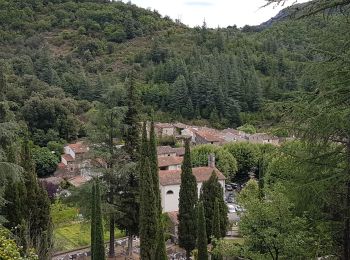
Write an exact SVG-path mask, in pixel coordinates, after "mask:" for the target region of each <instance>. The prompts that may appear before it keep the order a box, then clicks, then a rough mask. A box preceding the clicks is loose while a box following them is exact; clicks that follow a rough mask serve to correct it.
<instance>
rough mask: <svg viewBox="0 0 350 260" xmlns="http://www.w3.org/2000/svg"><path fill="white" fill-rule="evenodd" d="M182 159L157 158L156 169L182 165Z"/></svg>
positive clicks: (170, 157) (176, 157) (173, 157)
mask: <svg viewBox="0 0 350 260" xmlns="http://www.w3.org/2000/svg"><path fill="white" fill-rule="evenodd" d="M183 159H184V158H183V157H179V156H165V157H158V167H166V166H170V165H179V164H182V161H183Z"/></svg>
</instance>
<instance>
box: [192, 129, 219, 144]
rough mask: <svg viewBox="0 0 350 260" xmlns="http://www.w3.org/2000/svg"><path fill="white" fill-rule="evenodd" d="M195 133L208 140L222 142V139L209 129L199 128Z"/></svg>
mask: <svg viewBox="0 0 350 260" xmlns="http://www.w3.org/2000/svg"><path fill="white" fill-rule="evenodd" d="M196 134H197V135H199V136H200V137H202V138H203V139H205V140H206V141H208V142H222V141H223V139H221V138H220V137H219V136H217V135H216V134H214V133H212V132H209V131H204V130H201V131H198V132H197V133H196Z"/></svg>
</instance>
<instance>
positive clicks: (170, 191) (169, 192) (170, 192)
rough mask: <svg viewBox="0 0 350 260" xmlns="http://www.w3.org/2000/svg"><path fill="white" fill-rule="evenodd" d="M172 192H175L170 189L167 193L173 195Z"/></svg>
mask: <svg viewBox="0 0 350 260" xmlns="http://www.w3.org/2000/svg"><path fill="white" fill-rule="evenodd" d="M172 194H174V192H173V191H172V190H168V191H167V192H166V195H172Z"/></svg>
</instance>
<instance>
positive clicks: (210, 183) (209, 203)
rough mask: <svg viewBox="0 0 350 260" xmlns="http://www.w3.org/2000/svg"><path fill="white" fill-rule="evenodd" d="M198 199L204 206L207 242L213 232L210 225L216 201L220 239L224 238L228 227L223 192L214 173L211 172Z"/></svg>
mask: <svg viewBox="0 0 350 260" xmlns="http://www.w3.org/2000/svg"><path fill="white" fill-rule="evenodd" d="M200 199H201V201H203V206H204V213H205V219H206V227H207V238H208V241H209V242H210V236H211V235H212V233H211V232H212V230H213V227H212V224H213V218H214V214H215V211H214V207H215V201H216V200H218V203H219V212H220V213H219V216H220V232H221V237H224V236H225V235H226V231H227V226H228V217H227V213H228V210H227V206H226V204H225V201H224V191H223V188H222V186H221V184H220V183H219V181H218V177H217V175H216V173H215V171H213V172H212V174H211V176H210V178H209V180H207V181H206V182H204V183H203V185H202V189H201V195H200Z"/></svg>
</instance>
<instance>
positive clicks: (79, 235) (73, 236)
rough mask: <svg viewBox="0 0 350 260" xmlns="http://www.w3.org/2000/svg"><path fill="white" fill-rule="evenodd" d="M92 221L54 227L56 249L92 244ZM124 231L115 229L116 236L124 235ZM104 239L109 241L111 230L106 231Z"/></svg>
mask: <svg viewBox="0 0 350 260" xmlns="http://www.w3.org/2000/svg"><path fill="white" fill-rule="evenodd" d="M90 234H91V231H90V222H77V223H70V224H67V225H66V226H61V227H58V228H55V229H54V250H55V251H56V252H58V251H65V250H71V249H74V248H78V247H83V246H88V245H90ZM123 236H124V233H123V232H121V231H120V230H117V229H116V230H115V237H116V238H119V237H123ZM104 239H105V241H108V239H109V231H105V232H104Z"/></svg>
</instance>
